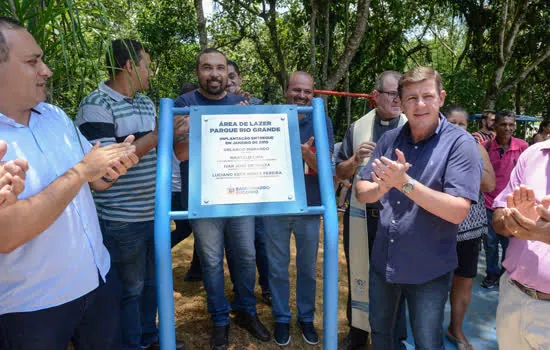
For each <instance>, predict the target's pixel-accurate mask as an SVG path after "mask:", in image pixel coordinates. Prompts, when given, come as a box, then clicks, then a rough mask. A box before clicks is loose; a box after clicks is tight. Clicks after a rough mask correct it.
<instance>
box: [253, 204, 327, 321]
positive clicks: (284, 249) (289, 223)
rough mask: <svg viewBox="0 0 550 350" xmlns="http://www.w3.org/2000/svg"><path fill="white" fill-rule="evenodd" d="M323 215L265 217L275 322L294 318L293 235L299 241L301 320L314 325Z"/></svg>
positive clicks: (299, 309)
mask: <svg viewBox="0 0 550 350" xmlns="http://www.w3.org/2000/svg"><path fill="white" fill-rule="evenodd" d="M320 225H321V223H320V217H319V216H313V215H308V216H267V217H265V218H264V227H265V241H266V248H267V260H268V262H269V287H270V288H271V295H272V302H273V317H274V318H275V322H280V323H289V322H290V320H291V319H292V314H291V313H290V306H289V305H288V299H289V297H290V282H289V275H288V266H289V264H290V234H291V231H294V237H295V238H296V270H297V274H296V304H297V306H298V320H299V321H301V322H313V318H314V314H315V289H316V278H315V270H316V264H317V251H318V248H319V228H320Z"/></svg>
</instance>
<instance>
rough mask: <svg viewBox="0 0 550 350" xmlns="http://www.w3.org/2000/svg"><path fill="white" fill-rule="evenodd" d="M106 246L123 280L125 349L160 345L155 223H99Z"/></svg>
mask: <svg viewBox="0 0 550 350" xmlns="http://www.w3.org/2000/svg"><path fill="white" fill-rule="evenodd" d="M99 224H100V226H101V232H102V233H103V243H104V244H105V246H106V247H107V250H109V253H110V254H111V262H112V267H113V268H114V269H115V270H116V272H117V274H118V277H119V279H120V286H121V296H120V319H121V328H122V349H140V348H141V345H149V344H151V343H154V342H156V341H158V329H157V325H156V318H157V287H156V284H155V249H154V222H153V221H146V222H122V221H110V220H102V219H100V220H99Z"/></svg>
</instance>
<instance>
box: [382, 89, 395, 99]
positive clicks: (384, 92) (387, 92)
mask: <svg viewBox="0 0 550 350" xmlns="http://www.w3.org/2000/svg"><path fill="white" fill-rule="evenodd" d="M378 92H380V93H382V94H386V95H388V96H389V97H391V99H392V100H395V99H397V98H399V92H397V91H383V90H379V91H378Z"/></svg>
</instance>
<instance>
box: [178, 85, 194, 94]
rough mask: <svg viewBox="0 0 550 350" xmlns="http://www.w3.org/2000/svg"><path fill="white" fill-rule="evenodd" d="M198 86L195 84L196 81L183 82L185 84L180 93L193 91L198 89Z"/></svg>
mask: <svg viewBox="0 0 550 350" xmlns="http://www.w3.org/2000/svg"><path fill="white" fill-rule="evenodd" d="M197 88H198V86H197V84H194V83H185V84H183V86H182V87H181V94H180V95H183V94H186V93H188V92H190V91H193V90H196V89H197Z"/></svg>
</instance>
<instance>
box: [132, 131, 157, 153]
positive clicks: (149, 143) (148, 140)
mask: <svg viewBox="0 0 550 350" xmlns="http://www.w3.org/2000/svg"><path fill="white" fill-rule="evenodd" d="M133 145H134V146H136V155H137V156H138V157H139V158H141V157H143V156H145V155H146V154H147V153H149V151H150V150H152V149H153V148H155V147H157V145H158V134H157V133H156V132H154V131H151V132H150V133H148V134H147V135H145V136H143V137H141V138H140V139H138V140H136V141H134V143H133Z"/></svg>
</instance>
